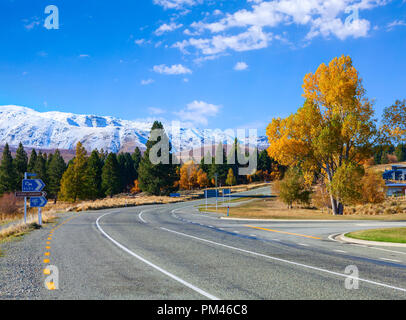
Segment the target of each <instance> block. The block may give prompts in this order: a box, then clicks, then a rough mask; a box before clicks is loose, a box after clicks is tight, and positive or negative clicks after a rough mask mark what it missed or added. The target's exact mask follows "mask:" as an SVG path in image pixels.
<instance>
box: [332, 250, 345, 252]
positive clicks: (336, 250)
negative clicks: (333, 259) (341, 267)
mask: <svg viewBox="0 0 406 320" xmlns="http://www.w3.org/2000/svg"><path fill="white" fill-rule="evenodd" d="M334 251H335V252H339V253H347V251H343V250H334Z"/></svg>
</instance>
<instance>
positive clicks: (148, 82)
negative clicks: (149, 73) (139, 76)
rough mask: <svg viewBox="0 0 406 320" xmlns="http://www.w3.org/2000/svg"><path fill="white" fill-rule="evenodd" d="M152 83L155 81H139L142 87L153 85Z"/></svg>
mask: <svg viewBox="0 0 406 320" xmlns="http://www.w3.org/2000/svg"><path fill="white" fill-rule="evenodd" d="M154 82H155V80H153V79H146V80H141V84H142V85H143V86H147V85H149V84H151V83H154Z"/></svg>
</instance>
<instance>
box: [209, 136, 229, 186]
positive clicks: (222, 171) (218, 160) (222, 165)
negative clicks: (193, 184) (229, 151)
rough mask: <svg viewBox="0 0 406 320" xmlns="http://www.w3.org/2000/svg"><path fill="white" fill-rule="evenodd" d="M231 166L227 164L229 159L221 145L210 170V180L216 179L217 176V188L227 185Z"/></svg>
mask: <svg viewBox="0 0 406 320" xmlns="http://www.w3.org/2000/svg"><path fill="white" fill-rule="evenodd" d="M229 169H230V166H229V165H228V164H227V157H226V152H225V150H224V148H223V144H222V143H220V144H219V145H218V146H217V149H216V155H215V157H214V158H213V162H212V164H211V166H210V170H209V178H210V180H213V179H215V175H216V174H217V186H220V185H222V186H224V184H225V183H226V179H227V175H228V170H229Z"/></svg>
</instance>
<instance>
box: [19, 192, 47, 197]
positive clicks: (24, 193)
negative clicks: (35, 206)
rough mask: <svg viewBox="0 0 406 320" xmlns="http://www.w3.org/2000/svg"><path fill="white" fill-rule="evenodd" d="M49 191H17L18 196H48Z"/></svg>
mask: <svg viewBox="0 0 406 320" xmlns="http://www.w3.org/2000/svg"><path fill="white" fill-rule="evenodd" d="M46 196H47V193H46V192H45V191H32V192H21V191H17V192H16V197H17V198H30V197H46Z"/></svg>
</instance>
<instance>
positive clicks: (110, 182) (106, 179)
mask: <svg viewBox="0 0 406 320" xmlns="http://www.w3.org/2000/svg"><path fill="white" fill-rule="evenodd" d="M102 188H103V190H104V193H105V195H106V196H109V197H112V196H114V195H115V194H118V193H119V192H120V168H119V165H118V161H117V156H116V154H115V153H110V154H109V155H108V156H107V159H106V161H105V163H104V166H103V170H102Z"/></svg>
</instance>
